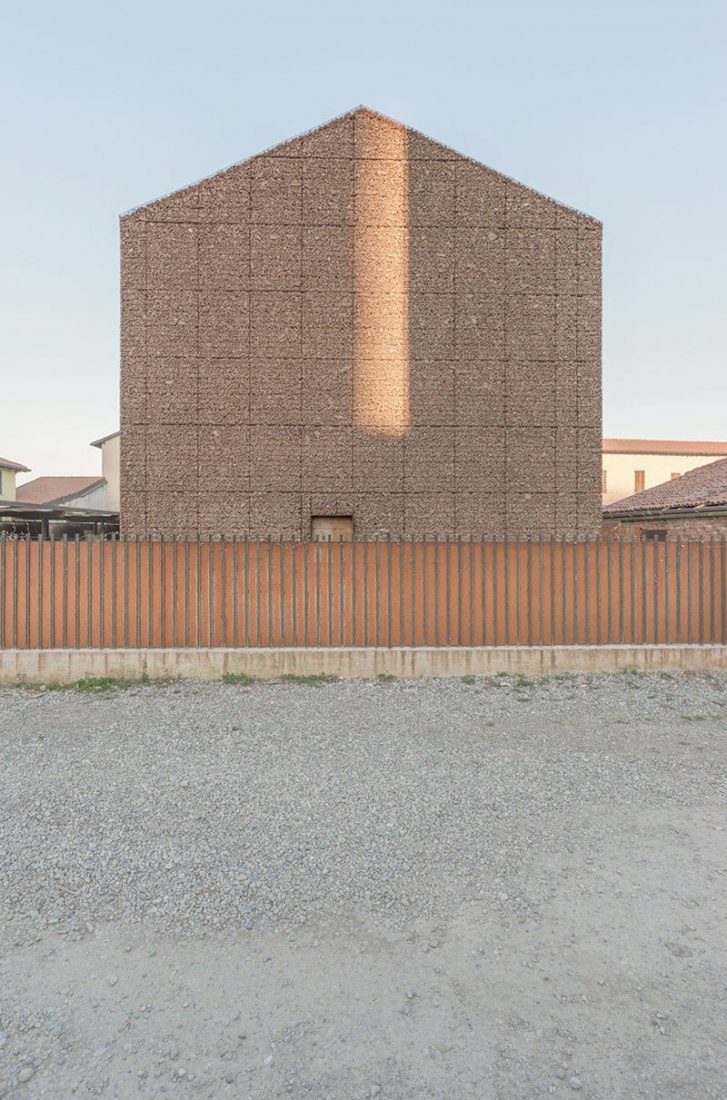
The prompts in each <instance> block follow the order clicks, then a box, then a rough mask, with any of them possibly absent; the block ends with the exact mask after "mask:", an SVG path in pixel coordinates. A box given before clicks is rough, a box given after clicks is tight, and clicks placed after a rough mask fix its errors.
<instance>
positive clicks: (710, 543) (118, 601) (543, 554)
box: [0, 537, 727, 649]
mask: <svg viewBox="0 0 727 1100" xmlns="http://www.w3.org/2000/svg"><path fill="white" fill-rule="evenodd" d="M618 643H624V644H628V645H641V644H654V643H658V644H672V643H673V644H676V643H693V644H705V643H727V550H726V546H725V540H724V538H721V539H716V538H714V539H711V540H703V541H682V540H680V539H675V540H673V541H668V542H657V541H653V540H648V539H639V538H632V539H629V538H614V537H602V538H595V539H585V540H580V541H569V540H565V539H563V540H561V539H534V540H520V541H500V542H492V541H487V540H460V539H456V540H455V539H450V540H439V541H437V540H434V541H428V542H422V541H410V540H391V541H361V542H335V543H333V542H307V543H301V542H290V541H272V540H255V541H253V540H250V539H232V538H227V539H212V540H193V541H192V540H188V539H173V540H169V539H153V540H150V539H143V540H141V539H120V538H111V539H105V540H99V539H76V540H66V539H60V540H50V541H49V540H47V539H37V540H36V539H2V540H0V647H13V648H21V649H46V648H134V649H136V648H150V647H190V646H203V647H216V646H222V647H248V646H495V645H573V644H580V645H605V644H618Z"/></svg>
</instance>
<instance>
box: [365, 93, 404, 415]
mask: <svg viewBox="0 0 727 1100" xmlns="http://www.w3.org/2000/svg"><path fill="white" fill-rule="evenodd" d="M356 125H357V132H356V165H355V168H356V192H355V227H354V252H353V255H354V372H353V386H354V393H353V403H354V410H353V413H354V415H353V422H354V427H356V428H359V429H361V430H363V431H366V432H370V433H372V434H378V435H391V436H403V435H405V434H406V431H407V428H408V424H409V171H408V160H407V134H406V130H405V128H404V127H403V126H399V125H397V124H394V123H390V122H387V121H384V120H381V119H376V118H372V117H367V116H365V115H364V116H362V117H361V116H360V117H359V118H357V120H356Z"/></svg>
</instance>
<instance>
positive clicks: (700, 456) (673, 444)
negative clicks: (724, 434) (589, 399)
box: [601, 439, 727, 504]
mask: <svg viewBox="0 0 727 1100" xmlns="http://www.w3.org/2000/svg"><path fill="white" fill-rule="evenodd" d="M719 457H727V442H719V441H713V440H709V441H705V440H696V441H695V440H687V439H604V441H603V467H602V473H601V489H602V494H603V503H604V504H613V502H614V501H617V500H623V499H624V498H625V497H630V496H632V495H633V493H640V492H643V490H644V489H651V488H653V487H654V486H655V485H661V484H662V482H664V481H669V480H673V479H674V478H678V477H681V476H682V474H685V473H687V472H688V471H689V470H695V469H697V467H699V466H705V465H706V464H707V463H708V462H713V461H714V460H715V459H716V458H719Z"/></svg>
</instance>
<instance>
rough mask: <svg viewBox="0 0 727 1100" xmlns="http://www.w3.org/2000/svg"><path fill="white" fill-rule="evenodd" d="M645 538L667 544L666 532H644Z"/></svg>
mask: <svg viewBox="0 0 727 1100" xmlns="http://www.w3.org/2000/svg"><path fill="white" fill-rule="evenodd" d="M644 538H647V539H651V541H652V542H666V531H644Z"/></svg>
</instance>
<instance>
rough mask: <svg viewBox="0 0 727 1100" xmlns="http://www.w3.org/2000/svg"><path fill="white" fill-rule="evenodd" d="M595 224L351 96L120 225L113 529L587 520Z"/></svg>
mask: <svg viewBox="0 0 727 1100" xmlns="http://www.w3.org/2000/svg"><path fill="white" fill-rule="evenodd" d="M600 248H601V226H600V224H599V223H598V222H597V221H595V220H593V219H592V218H589V217H587V216H585V215H582V214H578V213H577V212H575V211H573V210H570V209H568V208H567V207H564V206H562V205H560V204H558V203H556V202H554V201H552V200H551V199H547V198H545V197H543V196H541V195H539V194H537V193H536V192H534V191H532V190H530V189H528V188H527V187H524V186H522V185H521V184H518V183H516V182H514V181H512V180H510V179H508V178H506V177H505V176H502V175H500V174H498V173H497V172H494V171H492V170H491V169H489V168H486V167H484V166H483V165H481V164H477V163H475V162H473V161H471V160H469V159H467V158H466V157H463V156H460V155H459V154H457V153H455V152H453V151H452V150H451V149H448V148H446V147H444V146H442V145H439V144H437V143H436V142H433V141H431V140H429V139H427V138H425V137H423V136H422V135H420V134H418V133H415V132H414V131H411V130H409V129H407V128H406V127H404V126H402V125H400V124H398V123H395V122H392V121H391V120H389V119H385V118H383V117H381V116H379V115H376V114H374V113H373V112H370V111H367V110H365V109H359V110H357V111H354V112H352V113H351V114H349V115H346V116H343V117H342V118H340V119H337V120H335V121H334V122H332V123H329V124H327V125H325V126H323V127H321V128H320V129H318V130H316V131H313V132H312V133H310V134H308V135H306V136H304V137H301V138H297V139H295V140H293V141H291V142H287V143H285V144H283V145H280V146H277V147H276V148H275V149H273V150H271V151H269V152H268V153H265V154H263V155H261V156H258V157H254V158H252V159H251V160H249V161H246V162H245V163H243V164H240V165H236V166H235V167H233V168H230V169H228V170H227V171H225V172H221V173H219V174H218V175H216V176H212V177H210V178H209V179H207V180H204V181H202V182H201V183H199V184H196V185H194V186H192V187H189V188H186V189H185V190H182V191H178V192H176V193H175V194H173V195H170V196H169V197H168V198H166V199H162V200H159V201H157V202H154V203H151V204H150V205H147V206H144V207H142V208H140V209H138V210H136V211H134V212H132V213H131V214H129V215H127V216H125V217H124V218H122V221H121V257H122V323H121V522H122V529H123V531H125V532H126V533H127V534H136V533H139V534H147V533H159V534H183V533H186V534H193V535H196V534H213V533H227V534H236V533H237V534H250V535H253V536H267V535H271V536H273V537H278V536H280V535H282V536H285V537H290V536H297V537H303V538H308V537H310V533H311V525H312V522H313V519H314V517H332V516H339V517H346V516H351V517H353V528H354V532H355V535H356V536H364V535H366V536H371V535H388V534H391V535H394V536H397V535H402V534H405V535H416V536H422V535H426V536H433V535H435V534H436V535H440V536H444V535H455V534H460V535H464V536H468V535H477V534H481V533H484V534H486V535H503V534H505V533H507V534H510V535H539V534H546V535H547V534H572V533H575V532H581V533H591V534H595V533H596V532H597V531H598V530H599V528H600V504H601V501H600V453H601V262H600Z"/></svg>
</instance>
